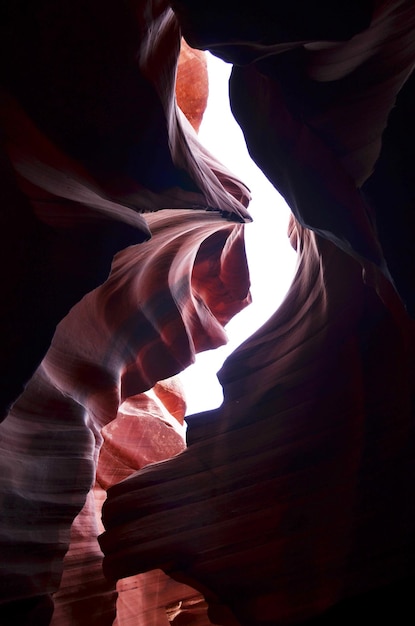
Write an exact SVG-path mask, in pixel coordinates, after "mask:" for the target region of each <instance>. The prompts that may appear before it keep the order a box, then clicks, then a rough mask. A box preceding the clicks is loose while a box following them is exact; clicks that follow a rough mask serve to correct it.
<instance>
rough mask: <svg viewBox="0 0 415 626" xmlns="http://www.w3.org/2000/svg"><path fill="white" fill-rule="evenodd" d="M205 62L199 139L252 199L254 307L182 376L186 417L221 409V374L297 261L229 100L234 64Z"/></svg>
mask: <svg viewBox="0 0 415 626" xmlns="http://www.w3.org/2000/svg"><path fill="white" fill-rule="evenodd" d="M206 59H207V67H208V75H209V96H208V103H207V107H206V110H205V113H204V116H203V120H202V123H201V125H200V129H199V140H200V141H201V143H202V144H203V145H204V146H205V147H206V148H207V149H208V150H209V151H210V152H211V153H212V154H213V155H215V157H217V159H218V160H219V161H220V162H221V163H223V164H224V165H225V166H226V167H227V168H228V169H229V170H230V171H231V172H232V173H233V174H235V175H236V176H238V177H239V178H240V179H241V180H242V181H243V182H244V183H245V184H246V185H247V186H248V187H249V189H250V191H251V194H252V200H251V203H250V205H249V207H248V210H249V212H250V214H251V215H252V217H253V222H252V223H250V224H247V225H246V227H245V242H246V253H247V257H248V264H249V271H250V277H251V293H252V303H251V304H250V305H249V306H248V307H247V308H246V309H244V310H243V311H241V312H240V313H238V314H237V315H236V316H235V317H234V318H233V319H232V320H231V321H230V322H229V324H228V325H227V326H226V332H227V335H228V343H227V344H226V345H225V346H222V347H220V348H217V349H216V350H209V351H207V352H202V353H199V354H198V355H197V357H196V362H195V363H194V364H193V365H191V366H190V367H188V368H187V369H186V370H185V371H184V372H182V373H181V374H180V379H181V380H182V382H183V384H184V387H185V393H186V402H187V415H191V414H194V413H199V412H202V411H206V410H210V409H214V408H217V407H218V406H220V404H221V403H222V400H223V393H222V387H221V385H220V383H219V381H218V379H217V377H216V372H218V370H219V369H220V368H221V366H222V364H223V362H224V361H225V359H226V358H227V356H228V355H229V354H231V353H232V352H233V351H234V350H235V349H236V348H237V346H238V345H240V344H241V343H242V342H243V341H244V340H245V339H247V338H248V337H249V336H250V335H252V334H253V333H254V332H255V331H256V330H257V329H258V328H259V327H260V326H262V324H263V323H264V322H266V320H267V319H268V318H269V317H270V316H271V315H272V314H273V313H274V312H275V311H276V310H277V308H278V307H279V305H280V304H281V302H282V301H283V300H284V297H285V295H286V293H287V291H288V289H289V287H290V284H291V282H292V279H293V276H294V272H295V267H296V262H297V254H296V252H295V251H294V250H293V248H292V247H291V245H290V242H289V239H288V236H287V228H288V221H289V217H290V209H289V207H288V205H287V204H286V202H285V200H284V198H282V196H281V195H280V194H279V193H278V191H277V190H276V189H275V188H274V187H273V185H272V184H271V183H270V182H269V181H268V180H267V178H266V177H265V175H264V174H263V172H262V171H261V170H260V169H259V168H258V167H257V165H256V164H255V163H254V161H253V160H252V159H251V157H250V155H249V153H248V150H247V147H246V143H245V139H244V136H243V133H242V131H241V129H240V127H239V125H238V124H237V122H236V120H235V118H234V117H233V115H232V111H231V108H230V104H229V96H228V81H229V77H230V74H231V71H232V65H230V64H228V63H225V62H224V61H222V60H221V59H219V58H217V57H215V56H213V55H212V54H210V53H209V52H208V53H206Z"/></svg>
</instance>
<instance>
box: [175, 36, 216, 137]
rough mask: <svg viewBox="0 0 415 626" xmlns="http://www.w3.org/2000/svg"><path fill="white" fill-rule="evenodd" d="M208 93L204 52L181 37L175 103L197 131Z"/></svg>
mask: <svg viewBox="0 0 415 626" xmlns="http://www.w3.org/2000/svg"><path fill="white" fill-rule="evenodd" d="M208 93H209V85H208V74H207V62H206V58H205V53H204V52H202V51H201V50H193V49H192V48H190V46H188V45H187V43H186V42H185V40H184V39H182V43H181V48H180V56H179V60H178V63H177V78H176V98H177V104H178V105H179V107H180V108H181V110H182V111H183V113H184V114H185V116H186V117H187V119H188V120H189V122H190V123H191V125H192V126H193V128H194V129H195V131H196V132H197V131H198V130H199V127H200V124H201V123H202V118H203V113H204V112H205V109H206V105H207V99H208Z"/></svg>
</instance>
